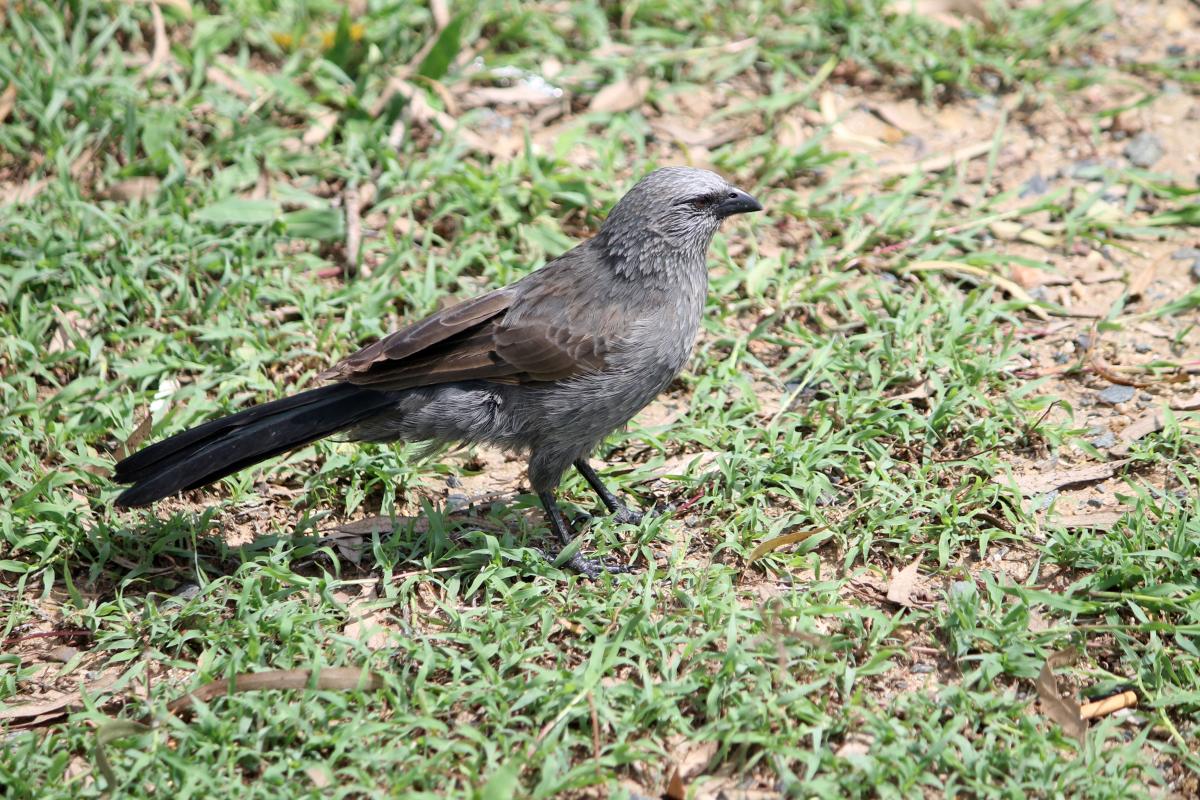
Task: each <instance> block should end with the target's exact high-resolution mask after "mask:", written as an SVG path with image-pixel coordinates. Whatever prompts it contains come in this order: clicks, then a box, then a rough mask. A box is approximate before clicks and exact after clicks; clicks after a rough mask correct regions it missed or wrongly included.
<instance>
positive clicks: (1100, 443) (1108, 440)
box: [1088, 431, 1117, 450]
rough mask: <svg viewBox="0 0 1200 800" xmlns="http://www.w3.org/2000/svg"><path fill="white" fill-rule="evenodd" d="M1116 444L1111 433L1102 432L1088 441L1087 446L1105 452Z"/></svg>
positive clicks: (1115, 438)
mask: <svg viewBox="0 0 1200 800" xmlns="http://www.w3.org/2000/svg"><path fill="white" fill-rule="evenodd" d="M1116 443H1117V437H1115V436H1113V433H1112V431H1104V432H1103V433H1101V434H1100V435H1099V436H1095V437H1093V438H1091V439H1088V444H1090V445H1091V446H1092V447H1095V448H1096V449H1097V450H1105V449H1107V448H1109V447H1112V446H1113V445H1114V444H1116Z"/></svg>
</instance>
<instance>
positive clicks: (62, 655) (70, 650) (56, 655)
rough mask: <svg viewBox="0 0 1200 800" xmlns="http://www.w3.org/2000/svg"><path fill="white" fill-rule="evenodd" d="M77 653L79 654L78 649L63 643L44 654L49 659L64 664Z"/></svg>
mask: <svg viewBox="0 0 1200 800" xmlns="http://www.w3.org/2000/svg"><path fill="white" fill-rule="evenodd" d="M77 655H79V651H78V650H76V649H75V648H74V647H70V646H69V645H63V646H62V647H56V648H54V649H53V650H51V651H50V652H49V653H48V654H47V655H46V658H47V659H48V660H50V661H60V662H62V663H63V664H66V663H67V662H68V661H70V660H71V659H72V658H74V657H75V656H77Z"/></svg>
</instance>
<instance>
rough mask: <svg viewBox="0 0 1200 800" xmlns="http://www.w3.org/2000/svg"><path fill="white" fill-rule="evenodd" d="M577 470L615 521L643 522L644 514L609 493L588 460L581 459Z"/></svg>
mask: <svg viewBox="0 0 1200 800" xmlns="http://www.w3.org/2000/svg"><path fill="white" fill-rule="evenodd" d="M575 469H577V470H579V474H580V475H582V476H583V479H584V480H585V481H587V482H588V485H589V486H591V487H592V490H593V491H595V492H596V494H598V495H599V496H600V502H602V503H604V507H605V508H607V509H608V513H610V514H612V515H613V519H615V520H616V521H617V522H628V523H631V524H633V525H637V524H638V523H639V522H641V521H642V512H640V511H634V510H633V509H632V508H630V507H629V506H627V505H625V502H624V501H623V500H621V498H619V497H617V496H616V495H615V494H613V493H612V492H610V491H609V489H608V487H607V486H605V485H604V481H602V480H600V476H599V475H597V474H596V470H594V469H592V465H591V464H589V463H588V462H587V459H584V458H581V459H579V460H578V461H576V462H575Z"/></svg>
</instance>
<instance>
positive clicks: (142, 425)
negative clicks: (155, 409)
mask: <svg viewBox="0 0 1200 800" xmlns="http://www.w3.org/2000/svg"><path fill="white" fill-rule="evenodd" d="M152 427H154V417H153V416H152V415H150V414H147V415H146V416H144V417H142V421H141V422H139V423H138V424H137V427H135V428H134V429H133V433H131V434H129V438H128V439H126V440H125V441H123V442H121V444H120V445H119V446H118V447H117V452H116V453H115V454H114V455H115V456H116V459H117V461H122V460H124V459H126V458H128V457H129V456H130V455H131V454H133V453H135V452H137V449H138V448H139V447H141V446H142V442H144V441H146V437H148V436H149V435H150V429H151V428H152Z"/></svg>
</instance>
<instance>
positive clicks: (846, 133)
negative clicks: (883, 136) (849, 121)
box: [817, 91, 887, 150]
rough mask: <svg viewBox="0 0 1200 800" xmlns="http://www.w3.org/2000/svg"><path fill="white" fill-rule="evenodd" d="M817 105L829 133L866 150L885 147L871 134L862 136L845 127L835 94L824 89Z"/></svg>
mask: <svg viewBox="0 0 1200 800" xmlns="http://www.w3.org/2000/svg"><path fill="white" fill-rule="evenodd" d="M817 107H818V108H819V109H820V111H821V121H822V122H824V123H825V124H826V125H828V126H829V130H830V133H831V134H832V135H833V136H835V137H837V138H838V139H840V140H842V141H843V142H846V143H847V144H856V145H859V146H861V147H864V148H866V149H868V150H882V149H885V148H886V147H887V145H885V144H884V143H883V142H881V141H879V140H878V139H875V138H873V137H871V136H863V135H861V134H858V133H854V132H852V131H850V130H849V129H847V128H846V126H845V125H843V124H842V122H841V114H839V113H838V107H837V95H835V94H834V93H833V92H831V91H824V92H822V93H821V96H820V98H818V99H817Z"/></svg>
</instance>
